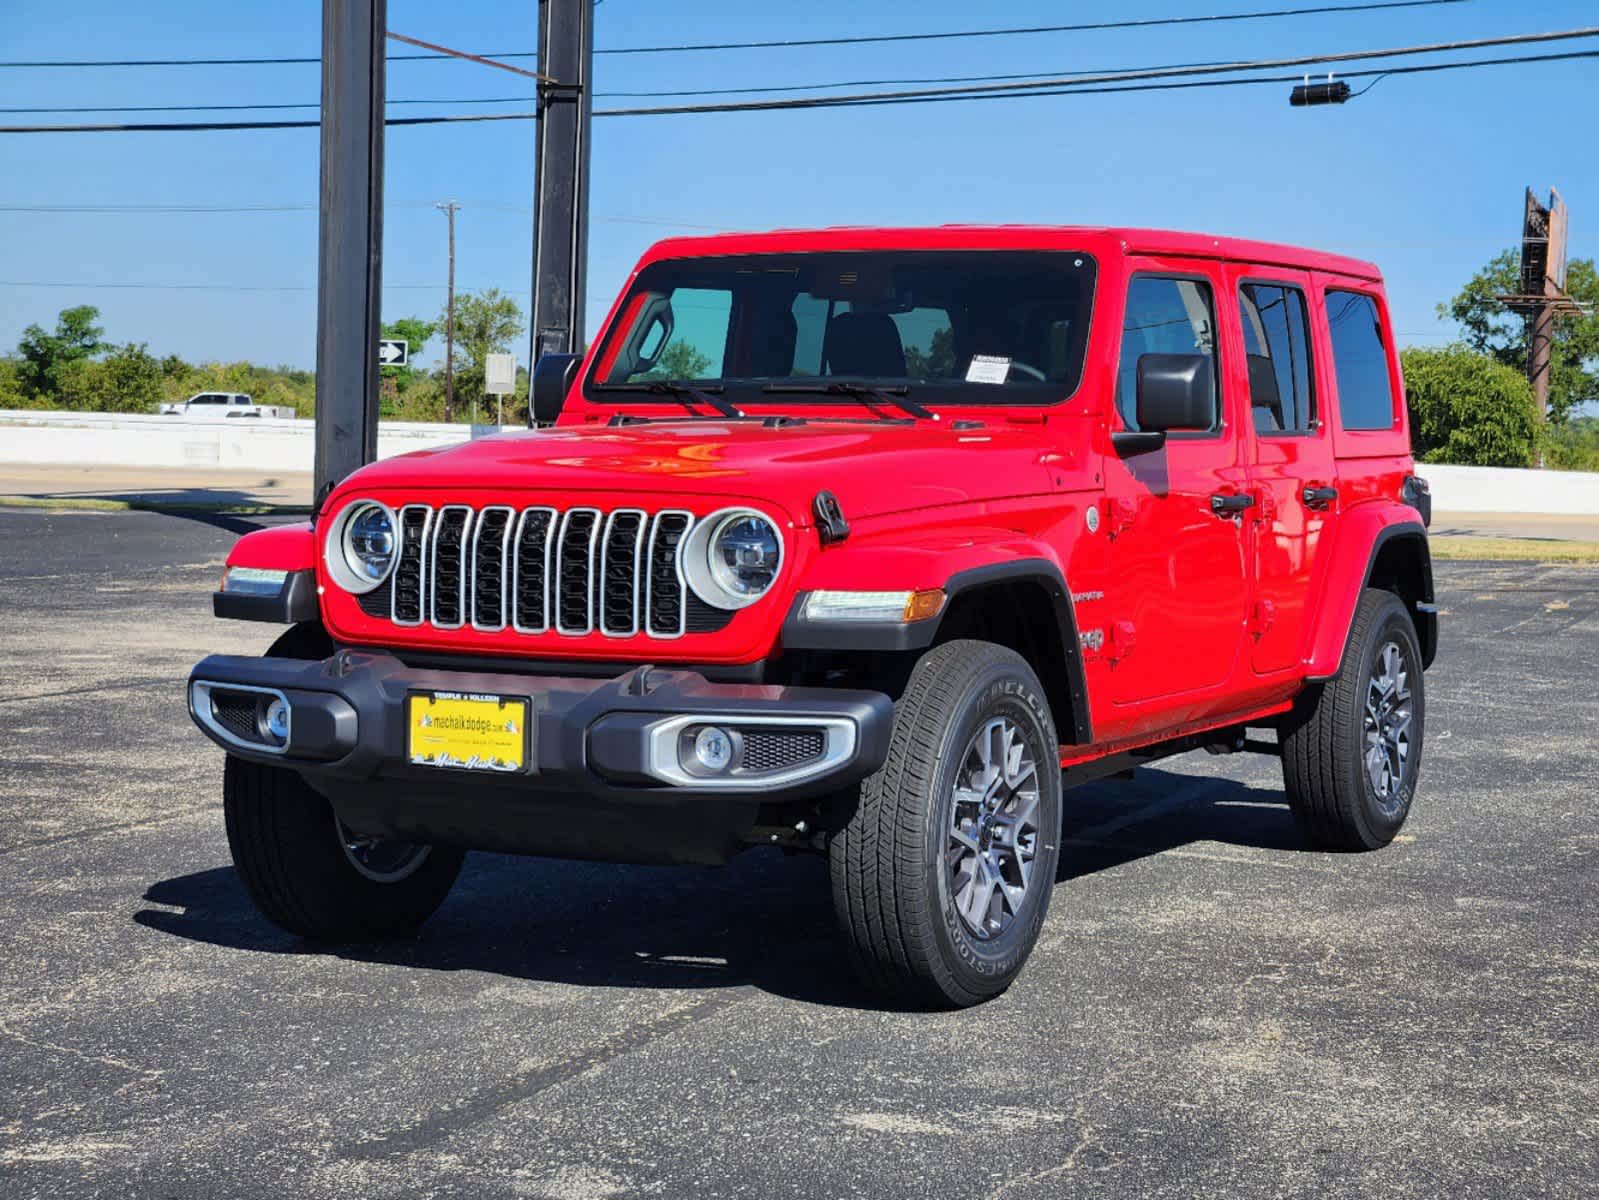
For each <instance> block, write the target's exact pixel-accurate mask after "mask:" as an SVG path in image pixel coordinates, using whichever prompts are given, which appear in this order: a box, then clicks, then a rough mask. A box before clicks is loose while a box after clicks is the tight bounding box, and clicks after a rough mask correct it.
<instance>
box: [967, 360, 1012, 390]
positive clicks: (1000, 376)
mask: <svg viewBox="0 0 1599 1200" xmlns="http://www.w3.org/2000/svg"><path fill="white" fill-rule="evenodd" d="M1008 378H1010V359H1009V358H1008V357H1006V356H1005V355H1002V354H974V355H972V361H971V364H970V365H969V366H968V367H967V368H966V382H967V383H1004V382H1005V380H1007V379H1008Z"/></svg>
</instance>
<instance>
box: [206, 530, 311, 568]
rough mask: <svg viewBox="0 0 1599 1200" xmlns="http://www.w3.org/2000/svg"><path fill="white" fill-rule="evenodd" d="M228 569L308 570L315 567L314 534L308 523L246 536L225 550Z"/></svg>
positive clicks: (259, 531)
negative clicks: (231, 547) (226, 551)
mask: <svg viewBox="0 0 1599 1200" xmlns="http://www.w3.org/2000/svg"><path fill="white" fill-rule="evenodd" d="M227 565H228V566H230V567H258V568H260V569H262V570H267V571H309V570H311V569H313V568H314V567H315V566H316V534H315V533H314V532H313V531H312V529H311V523H310V522H309V521H301V522H298V523H297V524H294V525H274V526H272V527H270V528H268V529H257V530H256V531H255V532H253V533H247V534H245V535H244V536H243V537H242V538H240V539H239V540H238V541H236V542H234V543H233V549H232V550H230V551H228V562H227Z"/></svg>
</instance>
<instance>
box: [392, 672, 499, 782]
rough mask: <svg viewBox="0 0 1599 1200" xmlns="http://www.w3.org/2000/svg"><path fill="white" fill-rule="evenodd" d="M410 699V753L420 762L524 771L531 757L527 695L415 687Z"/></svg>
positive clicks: (408, 720)
mask: <svg viewBox="0 0 1599 1200" xmlns="http://www.w3.org/2000/svg"><path fill="white" fill-rule="evenodd" d="M406 701H407V708H406V753H407V755H408V756H409V758H410V760H411V761H412V762H413V763H415V764H417V765H418V766H424V767H455V768H457V769H459V770H466V771H520V770H521V769H522V767H523V765H524V764H525V763H526V762H527V756H528V744H529V738H528V720H527V710H528V702H527V701H526V700H519V699H509V698H507V697H504V696H481V695H475V694H471V693H464V692H415V693H412V694H411V695H410V696H408V697H407V698H406Z"/></svg>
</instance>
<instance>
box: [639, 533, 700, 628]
mask: <svg viewBox="0 0 1599 1200" xmlns="http://www.w3.org/2000/svg"><path fill="white" fill-rule="evenodd" d="M693 524H694V518H693V517H692V516H691V515H690V514H688V513H686V512H663V513H657V514H656V516H655V520H654V521H653V522H652V523H651V525H650V548H649V569H648V572H647V574H646V576H645V580H644V608H645V611H646V613H647V614H648V615H647V616H646V618H645V621H646V624H647V626H648V630H649V632H650V633H651V634H652V635H654V636H655V637H679V636H681V634H682V633H683V626H684V611H683V596H684V593H685V590H686V589H685V588H684V586H683V573H682V569H681V567H680V566H679V564H678V550H679V548H680V547H681V546H682V544H683V538H684V537H685V536H686V535H687V534H688V531H689V527H690V526H691V525H693Z"/></svg>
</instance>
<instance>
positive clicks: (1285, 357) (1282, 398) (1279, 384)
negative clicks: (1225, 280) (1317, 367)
mask: <svg viewBox="0 0 1599 1200" xmlns="http://www.w3.org/2000/svg"><path fill="white" fill-rule="evenodd" d="M1238 305H1239V313H1240V316H1241V318H1242V320H1243V326H1244V353H1245V354H1246V355H1247V356H1248V359H1249V407H1250V411H1251V412H1252V413H1253V414H1254V419H1255V432H1256V433H1263V434H1274V433H1305V432H1308V431H1309V430H1311V429H1313V428H1314V427H1315V423H1316V414H1315V395H1314V389H1315V385H1314V383H1313V382H1312V381H1313V380H1314V378H1315V376H1314V373H1313V372H1312V370H1311V365H1310V338H1309V334H1308V329H1309V318H1308V315H1307V309H1306V308H1305V294H1304V293H1303V292H1302V291H1300V290H1299V289H1298V288H1296V287H1287V286H1285V285H1283V284H1278V283H1246V284H1244V285H1242V286H1241V287H1240V288H1239V289H1238Z"/></svg>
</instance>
